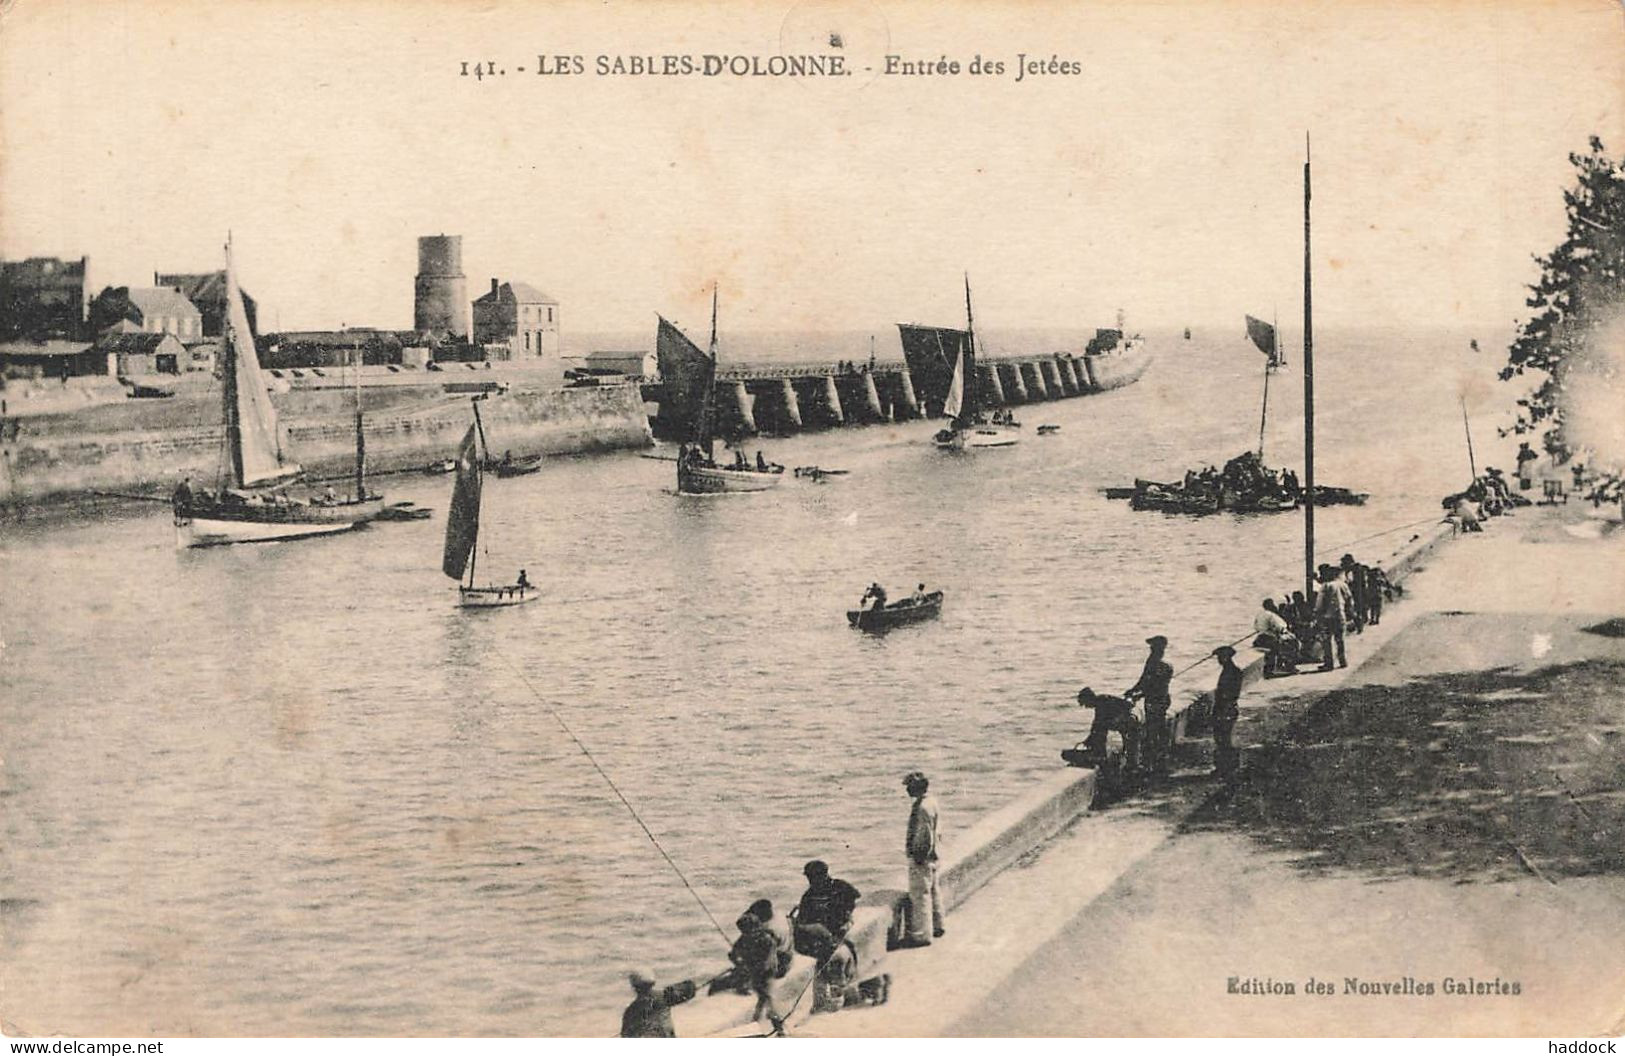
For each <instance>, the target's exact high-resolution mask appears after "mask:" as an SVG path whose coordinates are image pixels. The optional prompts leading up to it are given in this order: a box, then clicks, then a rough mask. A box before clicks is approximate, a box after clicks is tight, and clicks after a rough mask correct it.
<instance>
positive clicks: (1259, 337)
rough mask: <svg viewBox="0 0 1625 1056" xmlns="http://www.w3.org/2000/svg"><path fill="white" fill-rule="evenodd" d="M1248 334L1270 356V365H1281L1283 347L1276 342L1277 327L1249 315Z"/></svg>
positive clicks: (1260, 349) (1261, 350)
mask: <svg viewBox="0 0 1625 1056" xmlns="http://www.w3.org/2000/svg"><path fill="white" fill-rule="evenodd" d="M1247 336H1248V337H1249V338H1251V339H1252V342H1253V344H1255V345H1257V346H1258V350H1259V351H1260V352H1262V353H1264V355H1266V356H1268V357H1269V361H1270V366H1272V367H1278V366H1280V365H1281V347H1280V345H1278V344H1276V335H1275V327H1274V326H1273V325H1271V324H1269V323H1266V322H1265V321H1264V320H1262V319H1254V318H1253V317H1252V316H1250V315H1249V316H1248V317H1247Z"/></svg>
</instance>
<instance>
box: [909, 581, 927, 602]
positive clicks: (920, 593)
mask: <svg viewBox="0 0 1625 1056" xmlns="http://www.w3.org/2000/svg"><path fill="white" fill-rule="evenodd" d="M908 600H909V601H912V602H913V603H914V604H916V605H924V604H925V584H924V583H921V584H920V585H919V586H917V587H915V588H914V593H913V594H911V595H909V599H908Z"/></svg>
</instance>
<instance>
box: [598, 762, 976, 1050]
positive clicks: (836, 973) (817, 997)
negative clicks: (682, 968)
mask: <svg viewBox="0 0 1625 1056" xmlns="http://www.w3.org/2000/svg"><path fill="white" fill-rule="evenodd" d="M903 787H904V788H905V789H906V790H907V792H908V794H909V798H910V799H911V800H912V804H911V806H910V809H909V818H908V831H907V833H906V835H905V836H904V841H903V847H904V854H905V856H906V858H907V859H908V874H909V899H908V906H907V909H906V913H905V926H904V933H903V935H902V936H901V938H899V939H898V941H897V942H896V943H895V944H894V945H895V947H896V948H899V949H909V948H914V947H919V946H929V945H930V944H931V940H932V939H934V938H939V937H941V936H942V935H943V933H944V931H943V909H942V905H941V899H940V897H939V895H938V892H937V860H938V847H939V837H938V814H937V805H936V800H935V799H934V798H933V797H932V796H931V794H930V787H931V782H930V779H929V778H927V777H926V776H925V774H924V773H922V772H920V771H918V770H916V771H913V772H912V773H910V774H908V775H907V776H906V777H904V778H903ZM801 871H802V875H803V876H804V877H806V880H807V887H806V890H805V891H803V892H802V895H801V899H800V901H799V902H798V903H797V904H796V907H795V909H793V910H791V911H790V915H789V916H788V917H785V916H782V915H781V914H780V913H779V912H778V911H777V910H776V909H775V908H774V906H773V903H772V902H771V901H770V900H768V899H765V898H761V899H757V900H756V901H755V902H752V903H751V904H750V906H749V908H747V909H746V910H745V912H743V913H741V914H740V915H739V917H738V919H736V920H735V921H734V927H735V928H736V929H737V930H738V937H737V938H735V939H734V940H733V945H732V946H731V947H730V948H729V951H728V961H729V963H730V967H729V968H728V969H727V970H726V971H724V972H722V973H721V974H719V975H716V976H714V977H712V978H711V979H709V980H698V979H685V980H681V981H679V982H676V983H672V984H670V985H668V986H665V987H661V986H659V985H658V983H657V982H656V980H655V977H654V975H653V974H652V973H650V972H648V971H643V970H637V971H633V972H630V973H628V980H629V982H630V983H631V984H632V991H633V998H632V1002H631V1004H629V1005H627V1007H626V1010H625V1011H624V1012H623V1013H622V1016H621V1036H622V1037H623V1038H671V1037H676V1030H675V1028H674V1026H673V1023H672V1018H671V1009H672V1007H673V1006H675V1005H680V1004H682V1003H683V1002H685V1001H688V1000H690V999H692V998H693V997H695V996H696V995H697V994H699V993H700V992H701V990H704V991H705V992H706V993H708V994H717V993H725V992H734V993H739V994H754V995H756V1007H755V1009H754V1010H753V1012H752V1014H751V1018H752V1020H753V1021H755V1022H766V1023H767V1024H768V1025H769V1027H770V1029H771V1031H772V1032H773V1033H774V1034H782V1033H783V1030H784V1021H785V1019H787V1018H788V1017H789V1015H790V1014H791V1013H792V1012H794V1011H795V1008H796V1007H797V1006H798V1005H799V1004H800V1002H801V999H802V997H803V996H805V994H806V992H807V991H808V990H810V991H811V992H812V999H813V1000H812V1011H813V1012H837V1011H840V1010H841V1009H843V1008H848V1007H853V1006H856V1005H860V1004H873V1005H880V1004H885V1002H886V1000H887V998H888V997H889V996H890V990H891V977H890V976H889V975H886V974H879V975H875V976H873V977H871V978H868V979H860V974H861V973H860V969H861V963H860V957H859V951H858V947H857V945H856V944H855V943H854V942H853V941H852V938H851V936H850V932H851V931H852V914H853V911H854V910H855V909H856V908H857V905H858V900H859V899H860V898H861V897H862V894H861V893H860V892H859V891H858V889H857V888H856V887H855V886H854V885H852V884H851V883H849V882H847V881H846V880H842V879H840V878H839V877H835V876H832V875H831V874H830V870H829V865H828V864H827V863H825V862H823V861H821V860H814V861H810V862H808V863H807V864H806V865H805V866H803V867H802V870H801ZM797 954H799V955H801V956H803V957H809V958H811V959H812V961H813V975H812V979H811V981H810V982H809V983H807V984H806V986H805V987H803V989H802V992H801V993H797V994H793V995H791V994H786V993H782V992H781V989H782V988H781V983H780V981H781V980H783V979H785V978H786V977H787V976H788V975H789V974H790V970H791V968H792V966H793V964H794V961H795V957H796V955H797ZM787 998H788V1000H786V999H787Z"/></svg>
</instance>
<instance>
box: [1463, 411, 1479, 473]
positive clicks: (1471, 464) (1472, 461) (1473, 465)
mask: <svg viewBox="0 0 1625 1056" xmlns="http://www.w3.org/2000/svg"><path fill="white" fill-rule="evenodd" d="M1461 427H1462V429H1464V430H1466V432H1467V467H1468V468H1469V469H1471V470H1472V471H1473V480H1474V481H1477V480H1478V460H1477V459H1476V458H1474V457H1473V427H1472V425H1471V424H1469V423H1468V421H1467V397H1465V396H1463V397H1462V398H1461Z"/></svg>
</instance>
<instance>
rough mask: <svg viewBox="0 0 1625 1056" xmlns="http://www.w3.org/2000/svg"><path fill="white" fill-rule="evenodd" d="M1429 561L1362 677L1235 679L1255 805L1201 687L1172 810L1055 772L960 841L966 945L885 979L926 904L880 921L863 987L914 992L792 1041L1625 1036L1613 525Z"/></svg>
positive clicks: (1413, 535)
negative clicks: (1214, 746) (1230, 780)
mask: <svg viewBox="0 0 1625 1056" xmlns="http://www.w3.org/2000/svg"><path fill="white" fill-rule="evenodd" d="M1406 536H1407V537H1406V538H1405V539H1404V541H1403V542H1402V543H1401V544H1400V545H1398V546H1397V547H1394V548H1392V550H1391V551H1390V552H1389V553H1388V554H1387V556H1386V558H1385V559H1384V560H1380V561H1375V562H1373V563H1374V564H1376V565H1379V566H1380V567H1383V568H1385V569H1386V570H1387V572H1388V574H1389V578H1390V580H1391V581H1392V582H1394V583H1395V584H1396V585H1401V586H1402V587H1403V597H1402V598H1401V599H1400V600H1399V601H1398V602H1396V603H1395V604H1392V605H1390V606H1389V607H1388V609H1387V610H1386V611H1385V613H1384V619H1383V621H1382V623H1381V624H1380V625H1376V626H1371V627H1367V628H1366V629H1365V632H1364V633H1363V634H1361V635H1358V636H1356V635H1350V637H1349V639H1348V647H1349V653H1350V662H1351V666H1350V667H1349V668H1346V669H1342V670H1339V671H1338V672H1336V673H1334V674H1316V673H1306V674H1303V675H1299V676H1296V677H1290V678H1283V679H1272V680H1270V681H1268V682H1263V681H1260V676H1261V673H1262V666H1263V654H1262V653H1260V652H1258V651H1257V650H1249V649H1246V648H1243V649H1242V650H1241V652H1240V653H1239V654H1238V657H1237V662H1238V664H1241V665H1242V666H1243V668H1244V670H1245V672H1246V681H1247V688H1246V689H1245V691H1244V692H1243V695H1242V699H1241V705H1242V719H1241V722H1240V723H1239V724H1238V726H1237V728H1236V743H1237V746H1238V747H1240V748H1241V749H1242V751H1243V757H1244V763H1243V768H1242V777H1241V779H1240V781H1239V783H1238V784H1237V785H1235V786H1233V787H1225V786H1222V785H1221V784H1220V783H1219V782H1218V781H1217V780H1216V779H1214V778H1212V777H1210V776H1209V774H1208V770H1209V767H1210V765H1211V764H1210V751H1209V748H1210V745H1209V744H1208V741H1207V735H1206V733H1205V731H1204V723H1205V717H1206V709H1207V707H1208V706H1209V704H1210V702H1211V686H1212V684H1213V682H1214V679H1215V671H1214V668H1213V666H1212V665H1209V664H1202V665H1199V666H1198V667H1196V668H1195V670H1194V671H1192V672H1190V673H1189V674H1186V675H1183V676H1182V677H1180V678H1178V679H1176V680H1175V682H1174V687H1173V688H1174V693H1173V701H1174V706H1173V709H1172V712H1171V714H1170V724H1171V726H1172V728H1173V729H1172V732H1173V734H1174V737H1175V742H1174V743H1175V754H1174V765H1175V770H1174V772H1173V774H1172V775H1171V776H1170V778H1169V779H1168V780H1167V781H1166V782H1164V783H1162V784H1160V785H1157V784H1153V785H1152V786H1150V787H1149V788H1147V789H1145V790H1143V791H1139V792H1136V793H1133V794H1130V795H1125V796H1116V795H1115V794H1114V792H1113V790H1111V789H1109V788H1104V787H1101V784H1100V781H1101V778H1100V777H1099V775H1097V773H1096V771H1094V770H1077V769H1065V768H1062V767H1061V766H1060V764H1059V761H1057V771H1056V773H1055V775H1054V776H1053V777H1052V778H1049V779H1047V780H1046V781H1044V782H1042V783H1040V784H1039V785H1038V786H1037V787H1034V788H1032V789H1030V790H1029V791H1028V792H1027V793H1026V794H1025V795H1023V796H1021V797H1020V798H1018V799H1017V800H1016V801H1014V802H1012V803H1010V804H1008V805H1006V806H1005V807H1004V808H1002V809H1000V810H997V811H995V812H993V813H992V814H990V815H988V816H986V817H984V818H982V819H980V820H978V821H975V822H973V823H972V824H971V825H970V826H969V827H968V828H963V829H957V830H956V829H955V828H953V827H949V828H948V829H946V830H945V833H946V834H945V837H944V842H945V847H946V852H947V853H946V855H945V857H944V860H943V861H942V862H941V870H940V877H941V892H942V896H943V899H944V902H945V903H946V905H947V906H948V908H949V910H950V913H949V915H948V918H947V934H946V935H945V936H943V937H941V938H939V939H938V940H937V941H936V942H935V943H933V944H932V945H931V946H930V947H929V948H926V949H916V950H897V951H892V952H887V949H886V947H887V936H888V935H889V934H890V933H892V932H893V931H894V930H895V928H896V921H897V916H898V913H899V900H900V898H901V894H900V892H897V891H882V892H875V893H872V894H870V895H869V896H868V897H866V898H865V899H864V900H863V903H862V904H861V905H860V907H859V909H858V910H857V912H856V913H855V914H854V923H853V928H852V932H851V936H852V938H853V941H854V944H855V945H856V947H857V948H858V951H859V962H860V973H859V974H860V977H869V976H872V975H875V974H877V973H880V972H885V973H887V974H889V975H890V976H891V977H892V984H891V988H890V1000H889V1002H888V1003H886V1004H885V1005H883V1006H878V1007H876V1006H862V1007H859V1008H856V1009H849V1010H843V1011H841V1012H838V1013H834V1014H821V1015H817V1016H811V1015H809V1014H808V1006H809V1005H810V1000H806V999H804V1000H803V1001H802V1002H801V1003H800V1005H798V1006H797V1007H796V1008H795V1010H794V1013H793V1014H792V1015H791V1016H790V1018H789V1019H788V1021H787V1024H786V1026H787V1030H788V1032H790V1033H792V1034H799V1035H805V1036H822V1037H868V1036H873V1037H902V1036H939V1035H955V1036H959V1035H963V1036H1005V1037H1011V1036H1076V1035H1083V1036H1203V1035H1220V1036H1225V1035H1230V1036H1327V1035H1337V1036H1345V1035H1347V1036H1359V1035H1373V1034H1380V1035H1394V1036H1424V1035H1430V1034H1441V1033H1442V1034H1451V1035H1529V1034H1534V1035H1541V1034H1545V1035H1555V1034H1579V1035H1588V1034H1601V1033H1615V1032H1618V1031H1619V1030H1620V1029H1621V1028H1622V1027H1625V1007H1622V1006H1621V1005H1620V1003H1619V994H1618V991H1617V981H1618V979H1620V978H1621V977H1622V976H1625V912H1622V911H1625V884H1622V883H1621V882H1620V881H1619V880H1618V879H1617V874H1618V872H1619V869H1620V866H1621V864H1625V863H1622V862H1621V860H1620V850H1619V847H1620V844H1619V841H1618V838H1617V834H1618V832H1619V829H1620V826H1621V824H1622V823H1625V804H1622V803H1621V801H1620V799H1619V793H1618V778H1619V776H1620V774H1621V773H1622V772H1625V719H1622V717H1621V714H1620V712H1619V710H1618V702H1617V694H1616V693H1615V692H1614V691H1613V689H1612V687H1614V686H1617V684H1618V682H1619V680H1620V677H1621V675H1625V639H1622V637H1621V635H1620V629H1621V627H1622V626H1625V619H1622V616H1625V614H1622V612H1621V610H1620V608H1619V606H1620V598H1621V596H1622V593H1621V587H1622V586H1625V530H1622V525H1621V523H1620V521H1619V519H1618V514H1617V513H1615V512H1614V511H1612V510H1609V509H1605V510H1604V511H1602V514H1598V513H1597V512H1595V511H1588V510H1585V509H1583V508H1580V507H1574V508H1570V507H1563V508H1561V509H1559V508H1540V507H1530V508H1524V509H1521V510H1519V511H1518V512H1517V513H1516V514H1515V515H1513V516H1507V517H1501V518H1498V519H1497V520H1495V521H1494V522H1493V523H1492V525H1491V526H1490V527H1489V529H1488V530H1487V531H1486V532H1485V533H1482V534H1474V535H1467V536H1461V537H1453V535H1452V529H1451V528H1450V526H1448V525H1443V524H1441V525H1437V526H1433V527H1430V528H1427V529H1425V530H1422V531H1419V532H1407V533H1406ZM1610 628H1612V630H1610ZM1199 648H1200V646H1197V647H1196V649H1199ZM1196 649H1192V647H1191V644H1189V643H1186V644H1185V651H1189V652H1195V651H1196ZM1548 694H1549V695H1550V696H1549V698H1548ZM1080 727H1081V724H1080ZM1081 733H1082V730H1081V728H1080V736H1081ZM1038 747H1039V750H1045V751H1050V750H1056V751H1058V750H1059V749H1060V748H1062V747H1066V746H1065V745H1053V746H1038ZM949 820H950V821H952V820H954V819H949ZM899 871H901V863H899ZM1610 873H1612V874H1614V875H1610ZM775 894H778V895H780V896H781V897H782V896H783V895H787V894H789V893H788V892H776V893H775ZM973 896H974V897H973ZM812 970H813V965H812V963H811V962H810V961H809V960H808V959H807V958H804V957H798V958H797V959H796V962H795V965H794V967H793V968H792V970H791V973H790V974H789V976H787V977H786V978H785V979H783V980H781V981H780V982H779V987H780V991H779V993H780V994H782V995H784V996H783V998H782V1001H783V1005H781V1008H780V1011H781V1013H782V1012H783V1011H784V1006H785V1005H788V1004H789V1002H790V1001H791V1000H793V999H794V997H795V995H796V994H798V993H800V992H801V991H802V990H803V989H804V988H805V986H806V984H807V981H808V980H809V979H810V977H811V973H812ZM1319 985H1325V986H1329V987H1330V990H1329V991H1328V992H1325V993H1322V992H1319V991H1318V990H1315V989H1313V988H1314V987H1316V986H1319ZM1289 991H1290V992H1289ZM752 1006H753V1002H752V999H750V998H747V997H740V996H736V995H732V994H727V995H718V996H715V997H710V998H701V999H699V1000H696V1001H694V1002H691V1003H690V1004H689V1005H685V1006H681V1007H679V1008H678V1009H676V1010H675V1012H676V1016H677V1020H676V1021H677V1029H678V1033H679V1036H684V1035H688V1036H693V1035H738V1034H742V1033H746V1034H748V1033H761V1032H763V1030H764V1026H763V1025H761V1024H753V1023H751V1022H750V1020H749V1016H750V1012H751V1009H752Z"/></svg>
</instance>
